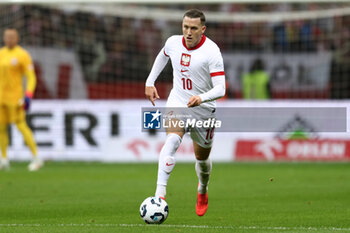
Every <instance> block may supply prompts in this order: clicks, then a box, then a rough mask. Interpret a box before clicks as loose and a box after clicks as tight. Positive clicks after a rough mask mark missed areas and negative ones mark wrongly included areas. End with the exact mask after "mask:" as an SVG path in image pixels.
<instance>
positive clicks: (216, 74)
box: [210, 71, 225, 77]
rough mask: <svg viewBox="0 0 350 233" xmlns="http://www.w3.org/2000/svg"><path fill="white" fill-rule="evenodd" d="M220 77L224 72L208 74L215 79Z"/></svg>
mask: <svg viewBox="0 0 350 233" xmlns="http://www.w3.org/2000/svg"><path fill="white" fill-rule="evenodd" d="M220 75H225V72H224V71H220V72H214V73H210V77H215V76H220Z"/></svg>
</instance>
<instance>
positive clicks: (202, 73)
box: [162, 35, 225, 108]
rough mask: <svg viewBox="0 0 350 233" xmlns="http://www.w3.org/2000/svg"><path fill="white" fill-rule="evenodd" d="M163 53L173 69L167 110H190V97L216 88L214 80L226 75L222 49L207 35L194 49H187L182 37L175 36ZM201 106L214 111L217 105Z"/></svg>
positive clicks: (211, 102)
mask: <svg viewBox="0 0 350 233" xmlns="http://www.w3.org/2000/svg"><path fill="white" fill-rule="evenodd" d="M162 50H163V53H164V55H165V56H167V57H169V58H170V60H171V64H172V67H173V89H172V90H171V92H170V95H169V98H168V102H167V106H168V107H187V103H188V101H189V99H190V97H191V96H196V95H200V94H203V93H205V92H208V91H209V90H211V89H212V88H213V83H212V80H211V78H212V77H215V76H220V75H225V73H224V63H223V59H222V55H221V52H220V49H219V47H218V46H217V45H216V44H215V43H214V42H213V41H212V40H210V39H209V38H207V37H206V36H204V35H203V36H202V39H201V41H200V42H199V44H198V45H197V46H196V47H194V48H191V49H189V48H187V46H186V43H185V39H184V37H183V36H178V35H176V36H172V37H170V38H169V39H168V40H167V41H166V43H165V46H164V48H163V49H162ZM200 106H201V107H210V108H215V107H216V102H215V101H210V102H205V103H202V104H201V105H200Z"/></svg>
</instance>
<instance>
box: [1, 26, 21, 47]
mask: <svg viewBox="0 0 350 233" xmlns="http://www.w3.org/2000/svg"><path fill="white" fill-rule="evenodd" d="M4 42H5V45H6V46H7V47H8V48H10V49H12V48H13V47H15V46H16V45H17V44H18V32H17V31H16V30H14V29H8V30H5V33H4Z"/></svg>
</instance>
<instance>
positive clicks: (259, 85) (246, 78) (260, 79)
mask: <svg viewBox="0 0 350 233" xmlns="http://www.w3.org/2000/svg"><path fill="white" fill-rule="evenodd" d="M242 85H243V87H242V90H243V98H244V99H260V100H262V99H269V98H270V78H269V75H268V74H267V72H266V71H265V67H264V63H263V61H262V60H261V59H260V58H257V59H256V60H254V61H253V64H252V66H251V68H250V72H249V73H246V74H244V75H243V81H242Z"/></svg>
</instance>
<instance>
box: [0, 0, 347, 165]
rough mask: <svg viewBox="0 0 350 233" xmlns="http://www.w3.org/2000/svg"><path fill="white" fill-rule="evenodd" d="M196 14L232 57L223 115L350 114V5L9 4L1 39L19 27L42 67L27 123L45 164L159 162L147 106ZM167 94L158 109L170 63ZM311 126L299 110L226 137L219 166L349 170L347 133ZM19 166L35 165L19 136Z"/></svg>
mask: <svg viewBox="0 0 350 233" xmlns="http://www.w3.org/2000/svg"><path fill="white" fill-rule="evenodd" d="M190 2H191V1H190ZM191 8H198V9H201V10H202V11H204V13H205V14H206V17H207V30H206V33H205V34H206V35H207V36H208V37H209V38H210V39H212V40H213V41H215V42H216V43H217V44H218V46H219V47H220V49H221V52H222V54H223V57H224V63H225V73H226V80H227V94H226V96H225V97H224V98H223V99H222V100H220V101H219V103H218V106H222V107H237V106H239V107H266V106H268V107H289V106H293V107H304V108H305V107H320V106H321V107H327V108H331V107H343V108H346V109H347V106H349V103H350V102H348V99H349V97H350V3H349V2H346V1H329V2H325V1H320V2H317V1H310V2H307V1H305V2H300V1H294V2H293V1H290V2H287V3H286V2H282V1H267V2H266V3H264V1H261V2H259V3H254V2H250V1H247V3H241V1H237V2H235V1H220V2H218V3H215V2H212V3H207V4H197V3H186V4H185V3H184V4H181V3H178V4H175V3H172V4H156V3H152V1H149V2H148V3H147V4H146V3H139V4H137V3H117V1H116V2H114V3H111V2H110V3H98V4H97V3H66V2H65V3H61V4H55V3H52V2H51V3H41V4H38V3H37V4H28V3H26V4H19V3H17V4H10V3H7V4H1V5H0V31H1V32H3V31H4V29H5V28H7V27H15V28H17V29H18V30H19V32H20V37H21V41H20V44H21V45H22V46H23V47H24V48H26V49H28V51H29V52H30V54H31V55H32V57H33V60H34V62H35V70H36V74H37V78H38V85H37V89H36V92H35V97H34V98H35V101H33V108H32V109H31V112H30V114H28V122H29V125H30V126H31V127H32V129H33V131H34V134H35V137H36V139H37V142H38V145H39V151H40V155H41V156H42V157H43V158H44V159H46V160H97V161H112V162H114V161H116V162H124V161H127V162H130V161H156V160H157V154H158V152H159V150H160V148H161V145H162V143H164V138H165V135H164V134H160V133H157V132H150V133H142V132H141V127H142V112H141V111H142V110H141V108H142V107H149V106H150V103H149V102H147V101H145V98H144V86H145V80H146V78H147V76H148V73H149V72H150V69H151V67H152V64H153V61H154V59H155V57H156V56H157V54H158V52H159V51H160V49H161V48H162V47H163V45H164V43H165V41H166V39H167V38H168V37H169V36H171V35H174V34H182V31H181V22H182V17H183V14H184V12H185V11H186V10H187V9H191ZM1 42H2V41H1ZM2 44H3V42H2ZM156 87H157V89H158V92H159V95H160V97H161V99H162V100H161V101H158V102H157V106H164V101H165V100H166V98H167V96H168V93H169V92H170V90H171V88H172V68H171V65H170V63H169V64H168V65H167V66H166V68H165V69H164V71H163V72H162V74H161V75H160V77H159V78H158V80H157V82H156ZM330 111H331V110H330ZM347 111H348V110H347ZM307 117H308V116H303V115H300V114H298V113H297V112H296V113H295V114H294V115H291V118H290V120H289V121H286V122H284V123H283V124H282V125H279V126H278V128H277V129H276V130H275V132H273V133H265V134H262V133H255V134H254V133H234V132H233V133H231V134H228V133H226V134H224V133H221V134H220V133H218V134H217V135H216V137H217V138H218V140H216V142H215V144H214V147H213V159H214V160H217V161H233V160H240V159H241V160H257V159H258V160H276V159H281V160H348V159H349V158H350V137H349V134H348V133H347V131H348V129H345V131H344V132H343V133H328V134H325V133H323V132H318V130H317V127H315V126H313V123H312V122H310V121H308V119H307ZM286 133H288V134H287V135H286ZM296 139H297V140H296ZM301 139H302V140H301ZM192 150H193V149H192V146H191V143H190V141H188V142H186V140H185V141H184V143H183V145H182V147H181V149H180V150H179V152H178V154H179V156H178V158H179V159H180V160H183V161H187V160H192V159H193V154H192ZM10 158H12V159H15V160H25V159H28V158H30V155H29V152H28V151H26V150H25V145H24V143H23V140H22V139H21V137H20V136H19V133H18V132H16V130H15V129H14V128H13V129H11V151H10Z"/></svg>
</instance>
